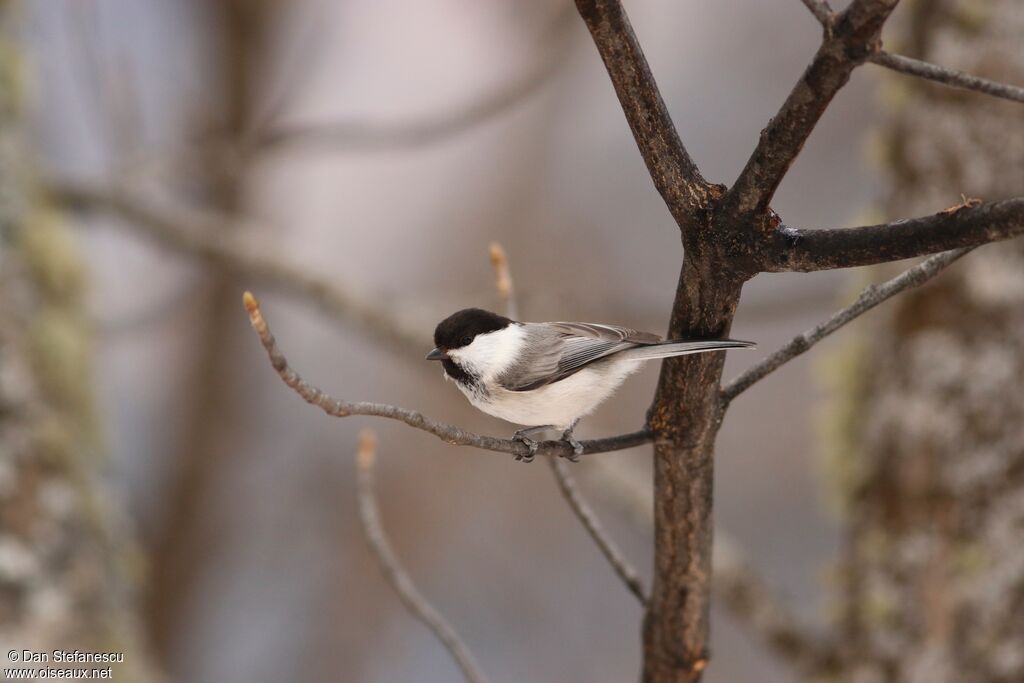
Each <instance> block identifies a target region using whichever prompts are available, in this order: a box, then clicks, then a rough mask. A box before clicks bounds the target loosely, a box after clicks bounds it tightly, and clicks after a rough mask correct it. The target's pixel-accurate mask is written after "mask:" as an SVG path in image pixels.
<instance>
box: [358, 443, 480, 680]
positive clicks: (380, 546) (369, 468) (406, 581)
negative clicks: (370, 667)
mask: <svg viewBox="0 0 1024 683" xmlns="http://www.w3.org/2000/svg"><path fill="white" fill-rule="evenodd" d="M376 459H377V437H376V436H375V435H374V433H373V432H371V431H369V430H363V432H362V433H361V434H360V435H359V450H358V452H357V453H356V469H357V485H356V488H357V492H358V496H359V521H360V522H361V524H362V529H363V535H364V536H365V537H366V541H367V542H368V543H369V544H370V549H371V550H373V554H374V555H375V556H376V557H377V560H378V561H379V562H380V565H381V568H382V569H383V570H384V576H385V577H386V578H387V580H388V583H390V584H391V587H392V588H394V589H395V592H396V593H398V598H399V600H401V601H402V604H403V605H405V608H406V609H407V610H409V612H410V613H411V614H412V615H413V616H414V617H415V618H416V619H419V620H420V621H421V622H423V623H424V624H425V625H426V626H427V628H429V629H430V630H431V631H432V632H433V633H434V635H435V636H437V639H438V640H440V641H441V644H442V645H444V647H445V649H446V650H448V652H449V653H450V654H451V656H452V658H453V659H454V660H455V663H456V664H458V666H459V669H461V670H462V674H463V676H465V678H466V680H467V681H469V683H486V681H487V677H486V676H484V674H483V672H482V671H481V670H480V665H479V664H477V662H476V659H475V658H474V657H473V655H472V654H471V653H470V651H469V648H468V647H467V646H466V643H465V642H463V640H462V639H461V638H460V637H459V635H458V634H457V633H456V632H455V629H453V628H452V627H451V625H450V624H449V623H448V622H447V621H446V620H445V618H444V617H443V616H441V614H440V613H439V612H438V611H437V610H436V609H434V608H433V606H431V604H430V603H429V602H427V599H426V598H425V597H423V594H422V593H420V591H419V589H418V588H416V585H415V584H414V583H413V582H412V579H411V578H410V577H409V574H408V572H406V571H405V569H404V568H403V567H402V564H401V562H399V560H398V557H397V556H396V555H395V551H394V550H393V549H392V547H391V542H390V541H388V537H387V535H386V534H385V533H384V527H383V526H382V525H381V521H380V511H379V510H378V507H377V495H376V491H375V489H374V471H373V467H374V463H375V461H376Z"/></svg>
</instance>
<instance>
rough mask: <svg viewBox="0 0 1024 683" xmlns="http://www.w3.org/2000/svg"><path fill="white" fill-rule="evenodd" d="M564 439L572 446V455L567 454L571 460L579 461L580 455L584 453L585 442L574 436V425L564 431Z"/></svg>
mask: <svg viewBox="0 0 1024 683" xmlns="http://www.w3.org/2000/svg"><path fill="white" fill-rule="evenodd" d="M573 427H575V425H573ZM562 441H564V442H566V443H567V444H569V445H570V446H572V455H567V456H565V457H567V458H568V459H569V462H579V461H580V456H581V455H583V444H582V443H580V441H579V440H578V439H577V438H576V437H575V436H573V434H572V427H569V428H568V429H566V430H565V431H564V432H562Z"/></svg>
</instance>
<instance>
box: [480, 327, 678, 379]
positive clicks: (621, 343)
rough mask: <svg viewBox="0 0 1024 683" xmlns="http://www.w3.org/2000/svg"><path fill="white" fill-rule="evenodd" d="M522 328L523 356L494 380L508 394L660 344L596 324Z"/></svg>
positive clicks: (655, 339) (654, 339)
mask: <svg viewBox="0 0 1024 683" xmlns="http://www.w3.org/2000/svg"><path fill="white" fill-rule="evenodd" d="M523 327H524V330H525V332H526V337H525V343H524V345H523V348H524V351H523V354H522V356H521V357H520V359H519V361H518V362H517V363H516V364H515V365H513V366H512V367H510V368H509V369H508V370H506V371H505V372H504V373H502V375H501V376H500V377H499V378H498V381H499V382H500V383H501V385H502V386H503V387H505V388H506V389H509V390H511V391H530V390H531V389H537V388H539V387H542V386H544V385H545V384H551V383H552V382H557V381H559V380H561V379H565V378H566V377H568V376H570V375H572V374H574V373H576V372H578V371H579V370H581V369H583V368H584V367H585V366H587V365H588V364H590V363H592V362H594V361H596V360H599V359H601V358H605V357H607V356H610V355H612V354H614V353H618V352H619V351H623V350H625V349H631V348H633V347H635V346H640V345H644V344H656V343H658V342H659V341H661V337H658V336H656V335H653V334H648V333H646V332H638V331H636V330H632V329H629V328H626V327H617V326H614V325H600V324H596V323H567V322H557V323H526V324H524V325H523Z"/></svg>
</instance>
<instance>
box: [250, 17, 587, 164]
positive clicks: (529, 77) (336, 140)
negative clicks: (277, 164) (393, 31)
mask: <svg viewBox="0 0 1024 683" xmlns="http://www.w3.org/2000/svg"><path fill="white" fill-rule="evenodd" d="M571 8H572V4H571V3H569V2H566V3H565V6H564V7H563V8H560V9H559V10H558V14H557V16H556V17H555V19H554V21H553V22H552V24H551V26H550V27H549V28H548V29H547V30H546V31H545V36H544V41H545V43H546V46H545V49H544V52H545V54H544V55H543V56H542V57H541V58H540V59H539V60H537V62H536V63H535V64H533V65H532V66H531V67H530V68H528V69H527V70H525V71H524V72H523V73H522V75H520V76H518V77H517V78H515V79H514V80H512V81H511V82H509V83H505V84H502V85H501V86H500V87H498V88H497V89H495V90H493V91H491V92H488V93H486V94H485V95H483V96H481V97H479V98H478V99H474V100H473V101H472V102H470V103H469V104H465V105H462V106H460V107H458V108H457V109H454V110H452V111H446V112H443V113H441V114H437V115H433V116H430V117H426V118H420V119H416V120H413V121H402V122H396V123H380V122H375V121H359V120H352V121H337V122H333V123H323V124H297V125H287V124H284V125H280V126H278V127H276V128H274V129H271V130H268V131H266V132H261V133H257V136H256V137H255V139H254V140H253V143H252V146H253V148H254V149H257V150H269V149H273V148H277V147H284V146H288V147H298V146H303V147H307V148H318V149H325V148H328V149H329V150H330V151H353V150H355V151H372V150H381V149H393V148H396V147H401V148H413V147H421V146H424V145H430V144H434V143H438V142H443V141H445V140H448V139H450V138H452V137H454V136H456V135H459V134H461V133H464V132H466V131H468V130H471V129H472V128H475V127H476V126H479V125H481V124H483V123H486V122H488V121H490V120H492V119H494V118H495V117H497V116H499V115H501V114H503V113H505V112H508V111H511V110H512V109H513V108H514V107H515V106H516V105H518V104H520V103H522V102H524V101H526V100H527V99H528V98H529V97H530V96H531V95H533V94H535V93H536V92H538V91H539V90H540V89H541V87H542V86H543V85H544V84H545V83H547V82H548V81H549V80H551V78H552V76H554V74H556V73H557V72H558V66H559V65H560V64H561V62H562V61H563V58H564V57H565V55H566V54H567V53H568V50H567V49H566V48H567V46H568V41H567V40H565V39H564V38H565V36H564V34H565V29H566V28H567V27H568V26H569V24H570V22H569V21H568V19H569V17H571V16H572V13H571V12H570V10H571Z"/></svg>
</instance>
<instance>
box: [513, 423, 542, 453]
mask: <svg viewBox="0 0 1024 683" xmlns="http://www.w3.org/2000/svg"><path fill="white" fill-rule="evenodd" d="M548 429H551V425H542V426H540V427H527V428H526V429H520V430H519V431H517V432H516V433H515V434H513V435H512V440H513V441H518V442H520V443H522V444H525V445H526V447H527V448H529V449H530V450H529V452H527V453H525V454H522V455H520V454H519V453H516V455H515V458H516V460H517V461H520V462H533V458H534V456H535V455H537V449H538V448H539V447H540V441H537V440H536V439H533V438H531V437H532V436H533V435H534V434H540V433H541V432H544V431H547V430H548Z"/></svg>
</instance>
